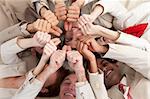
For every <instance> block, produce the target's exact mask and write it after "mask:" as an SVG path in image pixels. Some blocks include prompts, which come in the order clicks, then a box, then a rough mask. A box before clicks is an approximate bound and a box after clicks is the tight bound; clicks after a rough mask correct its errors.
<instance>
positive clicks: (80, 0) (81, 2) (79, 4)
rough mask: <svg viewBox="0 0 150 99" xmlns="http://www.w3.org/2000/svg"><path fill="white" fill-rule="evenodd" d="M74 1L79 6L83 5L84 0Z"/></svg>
mask: <svg viewBox="0 0 150 99" xmlns="http://www.w3.org/2000/svg"><path fill="white" fill-rule="evenodd" d="M75 2H76V3H77V4H78V6H79V7H80V8H81V7H82V6H83V5H84V2H85V0H76V1H75Z"/></svg>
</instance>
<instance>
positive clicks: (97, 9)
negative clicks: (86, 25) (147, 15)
mask: <svg viewBox="0 0 150 99" xmlns="http://www.w3.org/2000/svg"><path fill="white" fill-rule="evenodd" d="M102 13H103V7H102V6H100V5H97V6H96V7H95V8H94V10H93V12H91V14H90V15H91V16H92V17H93V18H95V19H96V18H97V17H98V16H99V15H101V14H102Z"/></svg>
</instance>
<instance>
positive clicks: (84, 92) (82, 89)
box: [67, 51, 95, 99]
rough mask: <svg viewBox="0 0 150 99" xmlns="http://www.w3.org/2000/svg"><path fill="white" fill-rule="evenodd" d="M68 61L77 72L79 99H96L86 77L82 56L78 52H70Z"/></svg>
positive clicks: (77, 94)
mask: <svg viewBox="0 0 150 99" xmlns="http://www.w3.org/2000/svg"><path fill="white" fill-rule="evenodd" d="M67 59H68V62H69V65H70V67H71V68H72V69H73V70H74V71H75V74H76V77H77V80H78V82H77V83H76V98H77V99H82V98H84V99H89V98H90V99H95V96H94V94H93V91H92V88H91V86H90V84H89V83H88V81H87V79H86V76H85V69H84V67H83V60H82V56H81V54H80V53H79V52H78V51H68V52H67Z"/></svg>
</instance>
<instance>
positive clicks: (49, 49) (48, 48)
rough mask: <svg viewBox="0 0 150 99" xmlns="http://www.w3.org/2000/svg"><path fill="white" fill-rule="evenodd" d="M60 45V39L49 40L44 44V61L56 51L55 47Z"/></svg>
mask: <svg viewBox="0 0 150 99" xmlns="http://www.w3.org/2000/svg"><path fill="white" fill-rule="evenodd" d="M59 43H60V39H58V38H54V39H52V40H50V41H49V42H48V43H46V45H45V47H44V50H43V55H42V57H45V58H44V59H47V60H48V58H49V57H50V56H51V55H52V53H53V52H55V51H56V50H57V45H58V44H59Z"/></svg>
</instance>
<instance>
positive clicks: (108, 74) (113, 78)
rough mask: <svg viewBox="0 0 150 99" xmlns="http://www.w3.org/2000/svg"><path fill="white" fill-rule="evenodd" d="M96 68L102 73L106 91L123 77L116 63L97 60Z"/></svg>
mask: <svg viewBox="0 0 150 99" xmlns="http://www.w3.org/2000/svg"><path fill="white" fill-rule="evenodd" d="M97 65H98V68H99V69H101V70H102V71H103V72H104V82H105V86H106V88H107V89H109V88H111V87H112V86H114V85H116V84H118V83H119V82H120V81H121V79H122V77H123V75H122V74H121V72H120V68H119V66H118V65H117V64H116V63H110V62H109V61H107V60H105V59H100V58H99V59H97Z"/></svg>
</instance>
